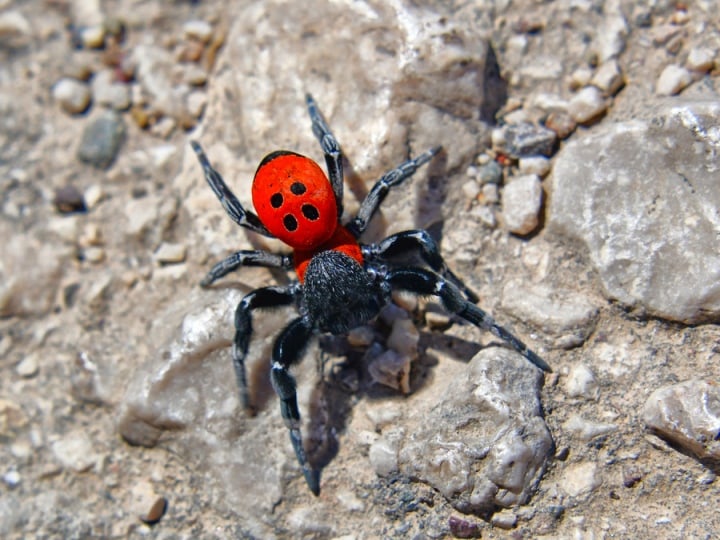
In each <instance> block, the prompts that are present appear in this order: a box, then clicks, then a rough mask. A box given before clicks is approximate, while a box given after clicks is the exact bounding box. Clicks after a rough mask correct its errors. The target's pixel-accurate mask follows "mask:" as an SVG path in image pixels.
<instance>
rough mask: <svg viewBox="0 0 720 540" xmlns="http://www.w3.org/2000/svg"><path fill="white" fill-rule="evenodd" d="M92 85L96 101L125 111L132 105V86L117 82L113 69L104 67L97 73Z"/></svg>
mask: <svg viewBox="0 0 720 540" xmlns="http://www.w3.org/2000/svg"><path fill="white" fill-rule="evenodd" d="M91 86H92V94H93V99H94V100H95V102H96V103H98V104H100V105H106V106H108V107H111V108H113V109H116V110H118V111H124V110H127V109H128V108H129V107H130V86H129V85H127V84H124V83H121V82H117V81H116V80H115V72H114V71H113V70H111V69H104V70H102V71H100V72H99V73H96V74H95V77H93V80H92V84H91Z"/></svg>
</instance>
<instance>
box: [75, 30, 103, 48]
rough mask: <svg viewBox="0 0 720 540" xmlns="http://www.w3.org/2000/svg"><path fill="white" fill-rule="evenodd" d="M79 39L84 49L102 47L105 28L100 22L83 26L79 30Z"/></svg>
mask: <svg viewBox="0 0 720 540" xmlns="http://www.w3.org/2000/svg"><path fill="white" fill-rule="evenodd" d="M80 40H81V41H82V44H83V46H84V47H85V48H86V49H102V47H103V45H105V28H103V25H102V24H99V25H96V26H88V27H87V28H83V29H82V30H81V31H80Z"/></svg>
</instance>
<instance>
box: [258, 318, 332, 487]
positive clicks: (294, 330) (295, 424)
mask: <svg viewBox="0 0 720 540" xmlns="http://www.w3.org/2000/svg"><path fill="white" fill-rule="evenodd" d="M312 334H313V332H312V327H311V326H310V325H309V324H308V323H307V322H306V321H305V320H304V319H303V318H302V317H298V318H297V319H294V320H293V321H292V322H290V324H289V325H288V326H287V327H286V328H285V330H283V331H282V333H281V334H280V335H279V336H278V338H277V340H276V341H275V346H274V347H273V363H272V371H271V372H270V377H271V380H272V385H273V388H274V389H275V392H276V393H277V395H278V397H279V398H280V413H281V414H282V417H283V420H284V421H285V425H286V426H287V428H288V430H289V432H290V441H291V442H292V445H293V449H294V450H295V457H296V458H297V460H298V463H299V464H300V467H301V468H302V472H303V476H304V477H305V481H306V482H307V485H308V487H309V488H310V491H312V492H313V493H314V494H315V495H318V494H320V471H319V470H317V469H313V468H312V466H311V465H310V464H309V463H308V460H307V457H306V455H305V447H304V446H303V442H302V432H301V427H300V410H299V409H298V404H297V391H296V385H295V378H294V377H293V376H292V374H291V373H290V371H289V369H290V366H292V365H293V364H296V363H298V361H299V360H300V358H301V355H302V353H303V351H304V350H305V346H306V345H307V343H308V341H309V340H310V338H311V337H312Z"/></svg>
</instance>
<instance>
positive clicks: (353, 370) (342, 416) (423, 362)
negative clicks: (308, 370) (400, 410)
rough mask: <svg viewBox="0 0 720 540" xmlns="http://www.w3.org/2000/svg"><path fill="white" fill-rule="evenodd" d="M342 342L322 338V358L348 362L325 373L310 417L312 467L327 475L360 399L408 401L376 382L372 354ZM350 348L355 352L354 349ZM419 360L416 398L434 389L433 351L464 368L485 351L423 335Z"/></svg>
mask: <svg viewBox="0 0 720 540" xmlns="http://www.w3.org/2000/svg"><path fill="white" fill-rule="evenodd" d="M342 341H343V338H342V337H340V336H325V335H323V336H320V339H319V349H320V354H321V355H323V354H327V355H331V356H333V357H335V358H339V356H336V355H338V354H344V359H343V360H341V361H339V362H337V363H335V364H333V366H332V368H333V369H331V370H330V372H329V373H325V370H324V368H323V372H322V377H321V378H320V379H319V380H318V382H317V383H316V385H315V388H314V390H313V398H312V399H311V408H310V410H309V411H308V420H307V433H308V444H306V451H307V453H308V460H309V461H310V462H311V464H312V465H313V466H314V467H315V468H317V469H318V470H320V471H322V469H324V468H325V467H327V466H328V465H329V464H330V463H331V462H332V461H333V460H334V459H335V458H336V457H337V455H338V453H339V451H340V443H339V438H338V436H337V434H339V433H343V432H345V430H346V429H347V425H348V420H349V418H350V415H351V412H352V408H353V404H354V402H357V401H358V400H359V399H360V398H363V397H364V398H367V399H369V400H371V401H380V400H385V399H397V398H398V397H406V396H403V394H402V393H401V392H400V391H399V390H396V389H393V388H390V387H387V386H383V385H381V384H379V383H377V382H375V381H374V380H373V378H372V376H371V374H370V372H369V369H368V366H369V364H370V363H371V362H372V360H373V358H372V357H369V355H368V351H369V350H370V349H368V348H353V347H349V346H348V345H347V344H345V345H343V343H342ZM348 347H349V348H348ZM418 349H419V351H420V354H419V357H418V358H417V359H416V360H415V361H413V363H412V365H411V372H410V392H409V393H408V394H407V395H408V396H409V395H412V394H414V393H415V392H417V391H419V390H420V389H421V388H423V387H424V386H426V385H429V384H431V383H432V380H433V370H434V368H435V366H437V365H438V364H439V360H438V357H437V356H436V355H435V354H433V353H432V352H429V351H428V350H429V349H432V350H433V351H437V352H438V353H440V354H443V355H446V356H449V357H451V358H453V359H456V360H458V361H461V362H469V361H470V359H471V358H472V357H473V356H475V354H477V352H479V351H480V350H482V349H483V346H481V345H479V344H478V343H476V342H474V341H469V340H466V339H462V338H459V337H456V336H448V335H445V334H443V333H441V332H431V331H421V332H420V340H419V344H418Z"/></svg>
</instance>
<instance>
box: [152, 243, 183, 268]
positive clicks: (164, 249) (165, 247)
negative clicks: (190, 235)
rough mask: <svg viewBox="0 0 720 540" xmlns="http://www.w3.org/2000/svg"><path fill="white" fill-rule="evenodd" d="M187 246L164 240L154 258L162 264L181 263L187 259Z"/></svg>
mask: <svg viewBox="0 0 720 540" xmlns="http://www.w3.org/2000/svg"><path fill="white" fill-rule="evenodd" d="M186 254H187V246H185V244H173V243H170V242H163V243H162V244H160V247H159V248H158V249H157V251H155V255H154V258H155V260H156V261H157V262H158V263H160V264H170V263H180V262H183V261H184V260H185V256H186Z"/></svg>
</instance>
